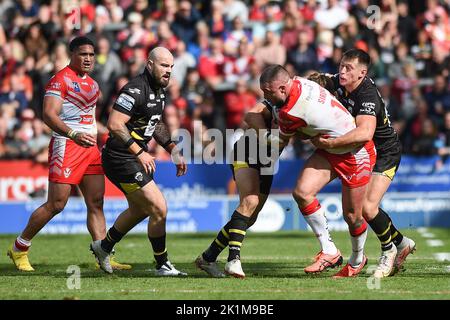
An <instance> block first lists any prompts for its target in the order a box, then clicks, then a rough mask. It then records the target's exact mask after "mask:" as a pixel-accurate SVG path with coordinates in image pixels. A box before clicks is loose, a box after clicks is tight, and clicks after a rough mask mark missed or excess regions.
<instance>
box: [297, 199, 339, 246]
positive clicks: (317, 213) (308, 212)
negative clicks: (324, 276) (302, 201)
mask: <svg viewBox="0 0 450 320" xmlns="http://www.w3.org/2000/svg"><path fill="white" fill-rule="evenodd" d="M300 211H301V212H302V214H303V217H304V218H305V220H306V222H307V223H308V225H309V226H310V227H311V229H312V231H313V232H314V234H315V235H316V237H317V240H319V242H320V246H321V248H322V252H323V253H325V254H332V255H335V254H336V253H337V248H336V245H335V244H334V242H333V240H331V235H330V232H329V231H328V223H327V218H326V217H325V210H324V209H323V208H322V207H321V205H320V203H319V201H318V200H317V199H314V201H313V202H311V203H310V204H309V205H307V206H305V207H303V208H300Z"/></svg>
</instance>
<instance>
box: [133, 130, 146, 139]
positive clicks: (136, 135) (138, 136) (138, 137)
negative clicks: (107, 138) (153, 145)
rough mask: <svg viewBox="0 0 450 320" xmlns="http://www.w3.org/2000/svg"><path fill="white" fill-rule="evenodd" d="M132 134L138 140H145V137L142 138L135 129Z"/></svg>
mask: <svg viewBox="0 0 450 320" xmlns="http://www.w3.org/2000/svg"><path fill="white" fill-rule="evenodd" d="M130 134H131V136H132V137H133V138H135V139H136V140H144V138H142V137H141V136H140V135H138V134H137V133H136V132H134V131H131V133H130Z"/></svg>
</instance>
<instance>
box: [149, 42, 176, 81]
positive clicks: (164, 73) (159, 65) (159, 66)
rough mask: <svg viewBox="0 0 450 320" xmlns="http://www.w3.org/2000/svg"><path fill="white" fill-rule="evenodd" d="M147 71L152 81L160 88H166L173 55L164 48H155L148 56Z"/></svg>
mask: <svg viewBox="0 0 450 320" xmlns="http://www.w3.org/2000/svg"><path fill="white" fill-rule="evenodd" d="M147 67H148V70H149V71H150V74H151V75H152V78H153V80H154V81H155V82H156V83H157V84H158V85H159V86H160V87H162V88H165V87H167V85H168V84H169V80H170V74H171V72H172V68H173V55H172V53H170V51H169V50H167V49H166V48H164V47H156V48H154V49H153V50H152V51H150V53H149V55H148V63H147Z"/></svg>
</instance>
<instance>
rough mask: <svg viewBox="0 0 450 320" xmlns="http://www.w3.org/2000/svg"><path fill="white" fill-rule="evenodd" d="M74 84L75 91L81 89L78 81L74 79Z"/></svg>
mask: <svg viewBox="0 0 450 320" xmlns="http://www.w3.org/2000/svg"><path fill="white" fill-rule="evenodd" d="M72 84H73V91H75V92H80V91H81V90H80V86H79V85H78V82H75V81H73V82H72Z"/></svg>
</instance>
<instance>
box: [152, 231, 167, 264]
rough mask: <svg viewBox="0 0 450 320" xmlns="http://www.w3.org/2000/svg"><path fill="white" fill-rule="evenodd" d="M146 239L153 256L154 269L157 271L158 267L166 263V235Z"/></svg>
mask: <svg viewBox="0 0 450 320" xmlns="http://www.w3.org/2000/svg"><path fill="white" fill-rule="evenodd" d="M148 239H149V240H150V243H151V244H152V248H153V256H154V257H155V260H156V269H159V267H161V266H162V265H163V264H164V263H166V262H167V248H166V234H164V235H162V236H161V237H157V238H152V237H150V236H149V237H148Z"/></svg>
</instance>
